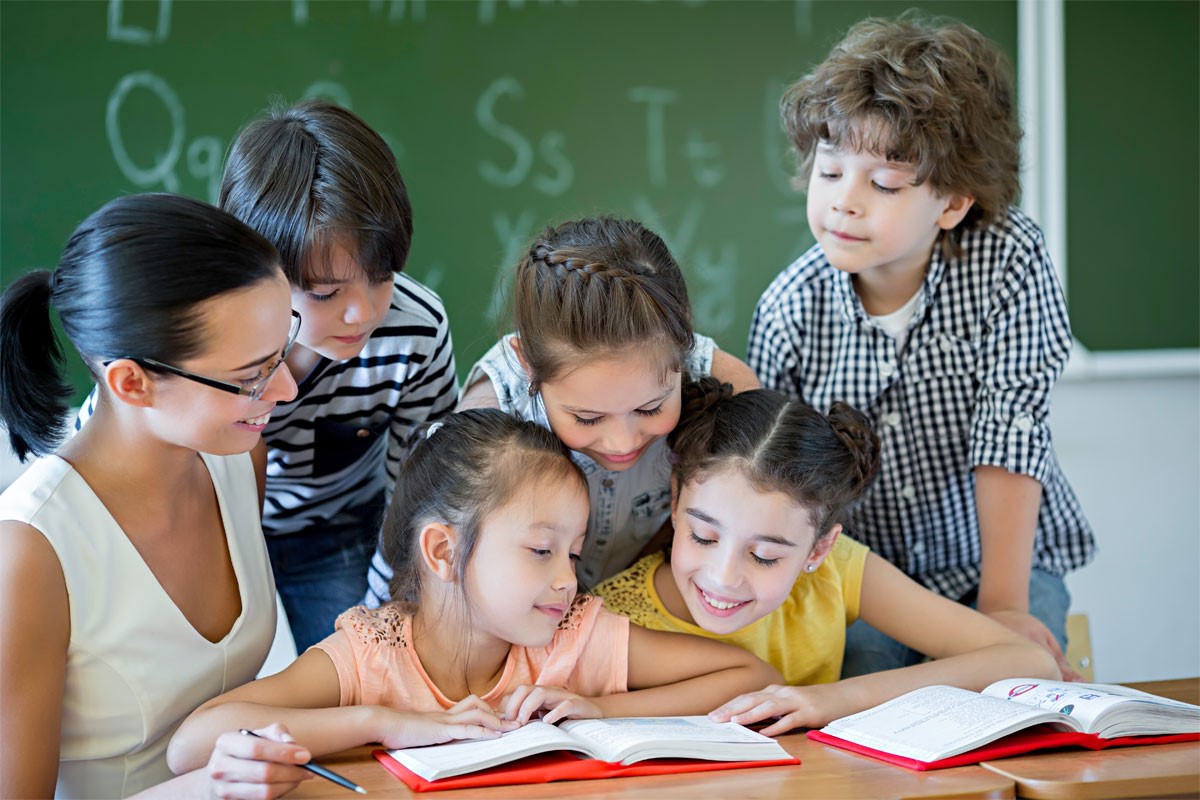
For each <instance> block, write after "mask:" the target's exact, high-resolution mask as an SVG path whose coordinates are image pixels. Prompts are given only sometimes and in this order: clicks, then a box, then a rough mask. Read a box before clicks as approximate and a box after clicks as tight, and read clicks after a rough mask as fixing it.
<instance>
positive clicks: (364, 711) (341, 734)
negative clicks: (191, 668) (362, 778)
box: [167, 649, 514, 773]
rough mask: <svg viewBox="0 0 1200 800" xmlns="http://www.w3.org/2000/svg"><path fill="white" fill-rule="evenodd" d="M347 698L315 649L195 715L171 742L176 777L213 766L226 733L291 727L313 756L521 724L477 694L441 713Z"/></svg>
mask: <svg viewBox="0 0 1200 800" xmlns="http://www.w3.org/2000/svg"><path fill="white" fill-rule="evenodd" d="M340 696H341V692H340V688H339V683H338V674H337V669H336V668H335V667H334V665H333V661H332V660H331V659H330V658H329V656H328V655H326V654H325V653H324V652H323V651H321V650H316V649H313V650H308V651H306V652H305V653H304V655H302V656H300V658H298V659H296V661H295V662H293V663H292V664H291V666H289V667H288V668H287V669H285V670H283V671H282V672H280V673H278V674H276V675H271V676H270V677H267V678H262V679H261V680H257V681H252V682H251V683H248V684H246V685H245V686H240V687H238V688H237V689H234V690H233V691H230V692H226V693H225V694H223V695H220V696H218V697H216V698H214V699H212V700H209V701H208V702H207V703H205V704H204V705H202V706H200V708H198V709H196V710H195V711H194V712H192V714H191V716H189V717H188V718H187V719H186V720H184V722H183V724H182V725H181V726H180V727H179V730H177V731H176V732H175V735H174V736H173V737H172V738H171V743H170V745H169V746H168V747H167V764H168V765H169V766H170V767H171V769H172V770H173V771H174V772H176V773H181V772H187V771H189V770H193V769H196V768H198V767H200V766H203V765H204V764H205V762H207V761H208V759H209V756H210V754H211V753H212V751H213V745H214V743H215V742H216V740H217V737H218V736H220V735H221V734H222V733H225V732H226V731H230V730H237V729H239V728H251V729H254V728H263V727H267V726H268V725H270V724H272V723H275V722H279V723H282V724H283V725H285V726H287V729H288V731H289V732H290V733H291V736H292V738H293V739H294V740H295V741H296V742H298V743H299V744H302V745H303V746H304V748H305V749H306V750H308V752H309V753H311V754H312V755H313V756H314V757H315V756H321V755H325V754H326V753H336V752H340V751H342V750H346V749H349V748H351V747H357V746H359V745H362V744H367V743H369V742H379V743H380V744H382V745H383V746H384V747H388V748H398V747H414V746H418V745H425V744H440V743H442V742H448V741H450V740H452V739H480V738H487V737H493V736H498V735H499V731H502V730H508V729H510V728H511V727H514V726H512V725H508V724H506V723H504V722H503V721H501V720H500V719H499V718H498V717H497V716H496V714H495V713H494V712H493V711H492V709H491V708H489V707H488V706H487V704H485V703H483V701H481V700H479V699H478V698H476V697H474V696H471V697H468V698H466V699H465V700H463V701H462V702H460V703H459V704H458V705H456V706H454V707H453V708H451V709H449V710H448V711H445V712H439V713H420V712H402V711H396V710H393V709H390V708H384V707H383V706H339V705H338V704H339V701H340Z"/></svg>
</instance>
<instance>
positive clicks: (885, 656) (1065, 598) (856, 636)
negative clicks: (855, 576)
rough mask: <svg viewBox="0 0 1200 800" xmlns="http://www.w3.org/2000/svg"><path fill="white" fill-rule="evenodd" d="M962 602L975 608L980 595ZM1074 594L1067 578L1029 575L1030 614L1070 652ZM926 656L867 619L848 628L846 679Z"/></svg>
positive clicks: (971, 594) (1042, 573) (1037, 571)
mask: <svg viewBox="0 0 1200 800" xmlns="http://www.w3.org/2000/svg"><path fill="white" fill-rule="evenodd" d="M959 602H960V603H963V604H965V605H969V606H971V608H975V606H976V602H977V597H976V592H975V591H971V592H969V593H968V594H967V596H966V597H964V598H962V599H961V600H960V601H959ZM1070 607H1071V595H1070V594H1069V593H1068V592H1067V586H1066V584H1065V583H1063V579H1062V578H1060V577H1058V576H1057V575H1051V574H1050V573H1049V572H1045V571H1043V570H1040V569H1034V570H1033V571H1032V573H1030V576H1029V613H1030V614H1031V615H1033V616H1035V617H1037V618H1038V619H1039V620H1041V621H1042V623H1043V624H1044V625H1045V626H1046V627H1047V628H1049V629H1050V632H1051V633H1052V634H1054V638H1055V639H1058V644H1059V646H1060V647H1062V648H1063V650H1064V651H1065V650H1066V649H1067V609H1069V608H1070ZM924 660H925V656H924V655H923V654H921V653H918V652H917V651H916V650H913V649H912V648H909V647H906V646H905V645H902V644H900V642H897V641H896V640H895V639H892V638H891V637H889V636H887V635H886V634H883V633H880V632H879V631H878V630H876V629H875V628H873V627H871V626H870V625H868V624H867V623H866V622H865V621H863V620H861V619H860V620H858V621H857V622H855V623H854V624H853V625H851V626H850V627H849V628H847V629H846V657H845V659H844V660H843V661H842V677H843V678H853V677H854V676H856V675H867V674H870V673H872V672H881V671H883V670H885V669H895V668H897V667H907V666H911V665H913V664H919V663H921V662H922V661H924Z"/></svg>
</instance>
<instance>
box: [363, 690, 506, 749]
mask: <svg viewBox="0 0 1200 800" xmlns="http://www.w3.org/2000/svg"><path fill="white" fill-rule="evenodd" d="M380 711H381V712H382V714H383V715H384V716H383V719H382V720H381V721H380V724H379V726H378V727H379V731H380V734H381V735H380V737H379V743H380V744H382V745H383V746H384V747H387V748H389V749H400V748H404V747H420V746H422V745H427V744H443V743H445V742H451V741H454V740H456V739H495V738H496V737H498V736H499V735H500V734H501V733H504V732H506V731H512V730H516V729H517V728H519V727H520V725H518V724H517V723H515V722H509V721H507V720H504V719H501V718H500V716H499V715H498V714H497V713H496V712H495V711H494V710H493V709H492V707H491V706H489V705H488V704H487V703H485V702H483V701H482V700H480V699H479V698H478V697H476V696H475V695H470V696H468V697H465V698H463V699H462V700H460V701H458V702H457V703H456V704H454V706H452V707H451V708H450V709H449V710H447V711H426V712H421V711H395V710H392V709H390V708H381V709H380Z"/></svg>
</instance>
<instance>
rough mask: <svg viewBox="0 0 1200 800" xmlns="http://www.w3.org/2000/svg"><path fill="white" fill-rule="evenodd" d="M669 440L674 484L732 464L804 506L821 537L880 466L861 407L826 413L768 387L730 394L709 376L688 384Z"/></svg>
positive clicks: (837, 406)
mask: <svg viewBox="0 0 1200 800" xmlns="http://www.w3.org/2000/svg"><path fill="white" fill-rule="evenodd" d="M667 444H668V446H669V447H670V448H671V452H672V454H673V457H674V466H673V467H672V473H671V476H672V479H673V480H674V481H676V482H677V485H679V486H682V485H684V484H685V483H687V482H689V481H692V480H697V479H703V478H704V477H706V476H709V475H714V474H717V473H720V472H723V471H725V470H729V469H737V470H738V471H739V472H740V473H741V474H742V475H743V476H744V477H745V478H746V480H748V481H749V482H750V484H751V485H752V486H754V487H755V488H756V489H757V490H758V491H760V492H783V493H784V494H786V495H788V496H789V497H790V498H791V499H792V500H793V502H795V503H797V504H798V505H800V506H802V507H804V508H806V509H808V510H809V514H810V515H811V521H812V525H813V528H814V529H815V530H816V531H818V537H820V535H822V534H824V533H825V532H827V531H829V530H830V529H831V528H832V527H833V526H834V525H835V524H837V523H838V522H840V521H841V520H842V518H843V516H844V515H845V513H846V509H847V508H848V507H849V506H850V505H851V504H853V503H854V502H855V501H857V500H858V499H859V498H860V497H861V496H862V494H863V492H865V491H866V489H867V487H868V486H870V484H871V481H872V480H874V478H875V474H876V473H877V472H878V471H879V437H878V436H876V435H875V432H874V431H872V430H871V423H870V421H869V420H868V419H867V417H866V415H864V414H863V413H862V412H861V411H858V410H857V409H855V408H853V407H852V406H849V405H847V404H845V403H841V402H836V403H834V404H833V406H832V407H831V408H830V410H829V414H827V415H826V414H822V413H821V412H819V411H817V410H816V409H815V408H813V407H812V406H810V405H808V404H807V403H803V402H797V401H793V400H789V399H788V398H786V397H784V396H783V395H782V394H780V393H778V392H775V391H772V390H770V389H754V390H752V391H748V392H742V393H741V394H737V395H734V394H732V387H730V386H729V384H721V383H720V382H719V381H717V379H715V378H712V377H706V378H702V379H700V380H699V381H695V382H691V383H688V384H685V386H684V389H683V412H682V416H681V419H680V422H679V425H678V426H677V427H676V428H675V430H674V431H672V432H671V433H670V434H668V436H667Z"/></svg>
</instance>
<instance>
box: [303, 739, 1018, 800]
mask: <svg viewBox="0 0 1200 800" xmlns="http://www.w3.org/2000/svg"><path fill="white" fill-rule="evenodd" d="M779 742H780V744H782V745H783V746H784V748H786V749H787V750H788V752H790V753H792V754H793V755H795V756H796V757H798V758H799V759H800V760H801V762H803V763H802V764H801V765H800V766H781V767H769V768H765V769H735V770H730V771H728V772H694V773H690V774H686V773H685V774H680V775H656V776H653V777H644V778H614V779H611V780H603V781H562V782H557V783H545V784H538V785H533V784H529V785H523V786H494V787H490V788H487V789H461V790H457V791H446V792H429V793H424V794H415V793H413V792H410V791H409V789H408V787H407V786H405V785H404V784H403V783H401V782H400V781H398V780H397V779H396V778H393V777H392V775H391V774H390V773H388V772H387V771H386V770H384V768H383V767H381V766H379V764H378V763H377V762H376V761H375V759H373V758H371V750H373V749H374V748H371V747H358V748H355V749H354V750H348V751H346V752H345V753H341V754H339V755H336V756H325V757H323V758H321V759H320V762H321V763H322V764H324V765H325V766H327V767H329V768H330V769H332V770H333V771H334V772H338V773H340V774H342V775H345V776H346V777H347V778H349V779H350V780H352V781H354V782H355V783H357V784H358V785H360V786H362V787H363V788H364V789H366V790H367V792H368V793H369V796H370V797H388V798H395V797H426V798H429V800H462V798H465V797H473V798H486V800H514V799H515V798H574V797H586V798H634V797H636V798H652V800H677V799H680V798H682V800H698V799H699V798H708V797H721V798H725V797H728V798H748V797H753V798H779V800H790V798H793V797H802V798H814V799H815V798H820V800H852V799H858V798H861V800H885V799H886V798H902V797H904V798H908V797H935V798H946V799H947V800H948V799H949V798H1013V797H1015V794H1014V789H1013V781H1012V779H1011V778H1007V777H1005V776H1003V775H999V774H997V773H995V772H992V771H990V770H986V769H984V768H982V767H978V766H973V767H958V768H956V769H946V770H938V771H936V772H912V771H909V770H906V769H900V768H899V767H893V766H890V765H888V764H884V763H883V762H881V761H876V760H874V759H870V758H865V757H863V756H858V755H855V754H853V753H849V752H846V751H845V750H837V749H835V748H832V747H825V746H824V745H821V744H818V743H816V742H813V741H810V740H808V739H807V738H805V736H804V735H803V734H792V735H790V736H781V737H779ZM287 797H288V798H289V800H290V798H316V797H321V798H334V799H335V800H351V798H353V797H355V794H354V793H353V792H350V791H347V790H345V789H342V788H339V787H337V786H334V785H333V784H331V783H329V781H325V780H321V779H316V780H310V781H307V782H305V783H304V784H302V785H301V786H300V788H299V789H297V790H296V791H295V792H292V793H291V794H289V795H287Z"/></svg>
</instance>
